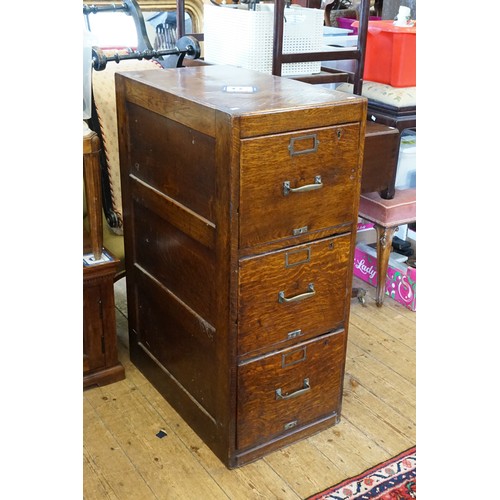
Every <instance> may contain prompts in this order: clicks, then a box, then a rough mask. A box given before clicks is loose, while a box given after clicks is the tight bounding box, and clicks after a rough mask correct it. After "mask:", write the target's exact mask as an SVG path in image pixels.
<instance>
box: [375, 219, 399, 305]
mask: <svg viewBox="0 0 500 500" xmlns="http://www.w3.org/2000/svg"><path fill="white" fill-rule="evenodd" d="M375 229H376V231H377V291H376V299H375V301H376V303H377V306H378V307H382V304H383V303H384V296H385V281H386V279H387V268H388V267H389V256H390V254H391V248H392V238H393V236H394V232H395V231H396V229H397V227H383V226H380V225H378V224H375Z"/></svg>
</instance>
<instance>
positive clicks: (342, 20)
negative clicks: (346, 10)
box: [337, 16, 382, 35]
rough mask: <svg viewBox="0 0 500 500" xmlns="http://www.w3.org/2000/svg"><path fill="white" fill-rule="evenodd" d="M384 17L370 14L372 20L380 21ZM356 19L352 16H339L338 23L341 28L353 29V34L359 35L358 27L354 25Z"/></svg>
mask: <svg viewBox="0 0 500 500" xmlns="http://www.w3.org/2000/svg"><path fill="white" fill-rule="evenodd" d="M381 19H382V18H381V17H377V16H370V17H369V20H370V21H380V20H381ZM355 21H356V19H353V18H350V17H337V24H338V26H339V28H344V29H348V30H351V31H352V33H351V35H357V34H358V28H357V27H355V26H353V25H352V23H354V22H355Z"/></svg>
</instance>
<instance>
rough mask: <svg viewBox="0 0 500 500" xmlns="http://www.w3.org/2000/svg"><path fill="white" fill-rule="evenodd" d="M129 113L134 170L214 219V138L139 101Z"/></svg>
mask: <svg viewBox="0 0 500 500" xmlns="http://www.w3.org/2000/svg"><path fill="white" fill-rule="evenodd" d="M128 115H129V126H130V135H131V136H133V138H134V140H133V147H131V149H130V172H131V173H133V174H134V175H135V176H136V177H137V178H139V179H140V180H142V181H143V182H144V183H146V184H148V185H150V186H152V187H153V188H155V189H157V190H158V191H160V192H161V193H164V194H165V195H167V196H169V197H170V198H172V199H173V200H175V201H177V202H178V203H180V204H182V205H183V206H185V207H187V208H189V209H190V210H192V211H193V212H195V213H197V214H199V215H201V216H203V217H204V218H206V219H208V220H209V221H212V222H213V221H214V207H213V204H214V197H215V178H214V176H215V165H214V162H215V157H214V143H215V140H214V138H213V137H210V136H208V135H205V134H202V133H200V132H198V131H196V130H193V129H192V128H189V127H186V126H185V125H181V124H180V123H178V122H176V121H173V120H171V119H169V118H166V117H164V116H162V115H159V114H157V113H154V112H152V111H148V110H147V109H143V108H141V107H139V106H137V105H135V104H131V103H129V104H128Z"/></svg>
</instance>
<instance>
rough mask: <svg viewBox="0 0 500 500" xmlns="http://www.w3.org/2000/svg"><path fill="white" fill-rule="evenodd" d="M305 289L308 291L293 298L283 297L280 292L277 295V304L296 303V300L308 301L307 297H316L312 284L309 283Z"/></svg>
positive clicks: (282, 293) (282, 292)
mask: <svg viewBox="0 0 500 500" xmlns="http://www.w3.org/2000/svg"><path fill="white" fill-rule="evenodd" d="M307 289H308V290H309V291H308V292H304V293H299V295H295V296H293V297H285V292H284V291H283V290H282V291H281V292H279V293H278V302H279V303H284V302H297V301H298V300H304V299H308V298H309V297H312V296H313V295H316V290H315V289H314V283H309V286H308V287H307Z"/></svg>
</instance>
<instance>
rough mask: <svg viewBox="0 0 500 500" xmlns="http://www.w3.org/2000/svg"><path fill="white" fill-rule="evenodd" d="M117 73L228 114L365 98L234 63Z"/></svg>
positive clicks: (250, 112)
mask: <svg viewBox="0 0 500 500" xmlns="http://www.w3.org/2000/svg"><path fill="white" fill-rule="evenodd" d="M119 74H122V75H124V76H126V77H127V78H130V79H132V80H135V81H137V82H143V83H144V84H146V85H148V86H152V87H154V88H157V89H158V90H160V91H163V92H167V93H169V94H173V95H176V96H178V97H179V98H183V99H187V100H190V101H193V102H197V103H198V104H200V105H202V106H206V107H208V108H212V109H218V110H221V111H224V112H226V113H228V114H230V115H232V116H244V115H248V114H259V113H272V112H273V111H276V112H278V111H279V112H283V111H286V110H298V109H308V108H311V107H323V106H339V105H340V106H341V105H345V104H351V105H352V104H355V103H357V104H361V103H363V102H364V101H365V98H363V97H360V96H353V95H351V94H346V93H344V92H337V91H335V90H331V89H327V88H325V87H320V86H317V85H310V84H308V83H303V82H299V81H296V80H292V79H289V78H282V77H277V76H273V75H268V74H265V73H260V72H257V71H252V70H248V69H244V68H239V67H236V66H217V65H213V66H193V67H185V68H170V69H165V70H163V71H151V70H145V71H126V72H122V73H119Z"/></svg>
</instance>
